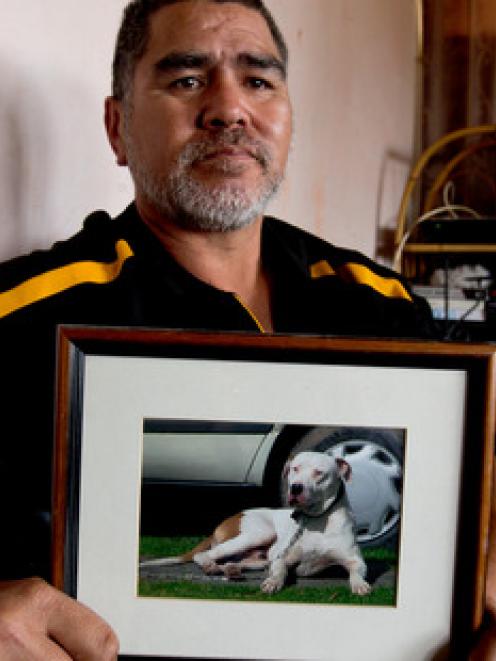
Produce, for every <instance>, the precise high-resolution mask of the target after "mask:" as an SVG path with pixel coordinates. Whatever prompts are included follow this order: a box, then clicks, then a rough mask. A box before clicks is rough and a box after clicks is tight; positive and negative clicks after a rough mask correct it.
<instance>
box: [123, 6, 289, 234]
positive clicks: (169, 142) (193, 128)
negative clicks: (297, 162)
mask: <svg viewBox="0 0 496 661" xmlns="http://www.w3.org/2000/svg"><path fill="white" fill-rule="evenodd" d="M124 106H125V110H124V129H123V143H122V144H123V150H124V152H123V156H122V157H121V159H120V160H121V162H127V163H128V164H129V167H130V169H131V172H132V175H133V178H134V181H135V186H136V199H137V203H138V207H139V208H141V210H145V213H148V214H150V213H153V214H154V215H155V217H157V215H158V217H162V218H164V217H165V218H169V219H170V220H172V221H173V222H175V223H178V224H180V225H183V226H185V227H188V228H190V229H195V230H208V231H225V230H231V229H236V228H238V227H242V226H244V225H246V224H247V223H249V222H251V221H253V220H254V219H255V218H257V217H259V216H260V215H261V214H262V212H263V209H264V207H265V205H266V204H267V202H268V200H269V199H270V197H271V196H272V195H273V193H274V192H275V190H276V189H277V187H278V185H279V183H280V181H281V179H282V176H283V172H284V168H285V165H286V160H287V155H288V149H289V143H290V138H291V107H290V103H289V98H288V90H287V85H286V79H285V72H284V67H283V65H282V62H281V59H280V56H279V53H278V50H277V47H276V45H275V43H274V41H273V39H272V35H271V34H270V31H269V28H268V26H267V24H266V22H265V20H264V19H263V17H262V16H261V15H260V14H258V12H256V11H253V10H251V9H248V8H246V7H244V6H242V5H239V4H235V3H227V4H216V3H213V2H208V1H206V0H191V1H187V2H180V3H177V4H174V5H171V6H167V7H163V8H162V9H160V10H159V11H158V12H156V13H155V14H154V15H152V17H151V19H150V38H149V43H148V47H147V49H146V52H145V54H144V55H143V57H142V59H141V60H140V61H139V62H138V63H137V65H136V70H135V75H134V85H133V90H132V94H131V95H130V99H128V101H127V102H125V103H124Z"/></svg>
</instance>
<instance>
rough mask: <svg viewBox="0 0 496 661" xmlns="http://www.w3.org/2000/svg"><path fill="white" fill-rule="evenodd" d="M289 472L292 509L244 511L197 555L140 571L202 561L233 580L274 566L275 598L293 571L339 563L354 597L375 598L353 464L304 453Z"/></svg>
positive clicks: (267, 588) (267, 587)
mask: <svg viewBox="0 0 496 661" xmlns="http://www.w3.org/2000/svg"><path fill="white" fill-rule="evenodd" d="M285 473H286V476H287V482H288V503H289V505H290V507H289V508H282V509H269V508H256V509H248V510H245V511H243V512H241V513H239V514H236V515H235V516H232V517H230V518H228V519H226V520H225V521H223V522H222V523H221V524H220V525H219V526H218V527H217V528H216V529H215V530H214V532H213V534H212V535H211V536H210V537H208V538H207V539H205V540H203V541H202V542H201V543H200V544H199V545H198V546H196V547H195V548H194V549H192V550H191V551H189V552H187V553H184V554H183V555H179V556H174V557H170V558H160V559H157V560H149V561H145V562H142V563H141V566H142V567H150V566H158V565H161V566H165V565H175V564H182V563H186V562H195V563H196V564H198V565H199V566H200V567H201V568H202V570H203V571H204V572H205V573H206V574H211V575H213V574H224V575H225V576H226V577H227V578H239V576H240V575H241V573H242V571H243V570H245V569H264V568H266V567H269V574H268V577H267V578H266V579H265V580H264V581H263V583H262V586H261V589H262V591H263V592H266V593H268V594H272V593H275V592H278V591H279V590H281V589H282V587H283V586H284V583H285V582H286V578H287V575H288V571H289V570H290V569H292V568H294V569H295V570H296V575H297V576H312V575H314V574H316V573H318V572H320V571H322V570H323V569H325V568H326V567H329V566H330V565H336V564H337V565H341V566H342V567H344V568H345V569H346V570H347V571H348V573H349V580H350V588H351V591H352V592H353V593H354V594H358V595H366V594H368V593H369V592H370V585H369V584H368V583H367V581H366V580H365V576H366V572H367V568H366V565H365V562H364V560H363V558H362V555H361V553H360V549H359V547H358V544H357V542H356V539H355V534H354V529H353V518H352V515H351V511H350V507H349V503H348V499H347V496H346V490H345V486H344V482H345V481H347V480H349V479H350V477H351V467H350V465H349V464H348V463H347V462H346V461H344V460H343V459H339V458H334V457H332V456H331V455H328V454H324V453H321V452H301V453H299V454H298V455H296V457H294V459H292V460H291V461H290V462H288V463H287V464H286V467H285Z"/></svg>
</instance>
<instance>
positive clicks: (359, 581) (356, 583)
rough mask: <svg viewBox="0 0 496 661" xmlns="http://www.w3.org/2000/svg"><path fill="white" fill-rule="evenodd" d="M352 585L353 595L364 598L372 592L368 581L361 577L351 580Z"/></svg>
mask: <svg viewBox="0 0 496 661" xmlns="http://www.w3.org/2000/svg"><path fill="white" fill-rule="evenodd" d="M350 584H351V591H352V592H353V594H358V595H360V597H364V596H365V595H366V594H369V592H370V591H371V590H372V588H371V587H370V585H369V584H368V583H367V581H366V580H365V579H363V578H361V577H360V576H356V577H353V578H350Z"/></svg>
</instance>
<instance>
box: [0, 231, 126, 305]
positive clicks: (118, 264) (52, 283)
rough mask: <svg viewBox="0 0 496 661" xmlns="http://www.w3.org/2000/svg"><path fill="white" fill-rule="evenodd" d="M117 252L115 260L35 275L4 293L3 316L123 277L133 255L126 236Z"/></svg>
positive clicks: (76, 264)
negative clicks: (68, 290) (71, 289)
mask: <svg viewBox="0 0 496 661" xmlns="http://www.w3.org/2000/svg"><path fill="white" fill-rule="evenodd" d="M115 251H116V255H117V259H116V260H115V261H113V262H110V263H108V262H91V261H81V262H74V263H73V264H67V265H66V266H60V267H59V268H56V269H53V270H52V271H47V272H46V273H42V274H41V275H37V276H34V277H33V278H30V279H29V280H26V281H25V282H22V283H21V284H20V285H17V287H14V288H13V289H9V290H8V291H6V292H4V293H2V294H0V318H1V317H6V316H7V315H9V314H11V313H12V312H16V311H17V310H20V309H21V308H24V307H27V306H28V305H31V304H32V303H37V302H38V301H41V300H43V299H46V298H50V297H51V296H55V295H56V294H60V293H61V292H63V291H66V290H67V289H70V288H71V287H75V286H77V285H82V284H90V283H91V284H98V285H102V284H107V283H110V282H112V281H113V280H115V279H116V278H117V277H118V276H119V274H120V272H121V270H122V266H123V264H124V262H125V261H126V260H127V259H128V258H129V257H132V256H133V251H132V250H131V247H130V246H129V244H128V243H127V242H126V241H124V240H123V239H121V240H120V241H118V242H117V243H116V245H115Z"/></svg>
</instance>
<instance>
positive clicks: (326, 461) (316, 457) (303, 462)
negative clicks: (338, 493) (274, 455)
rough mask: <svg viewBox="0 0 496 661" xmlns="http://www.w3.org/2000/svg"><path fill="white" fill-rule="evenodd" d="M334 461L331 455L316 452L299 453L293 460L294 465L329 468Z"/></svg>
mask: <svg viewBox="0 0 496 661" xmlns="http://www.w3.org/2000/svg"><path fill="white" fill-rule="evenodd" d="M332 463H333V460H332V458H331V457H329V456H328V455H326V454H321V453H316V452H302V453H300V454H299V455H297V456H296V457H295V458H294V459H293V461H292V462H291V464H292V466H298V467H299V468H309V469H313V468H320V469H326V470H328V469H329V468H330V467H331V465H332Z"/></svg>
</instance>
